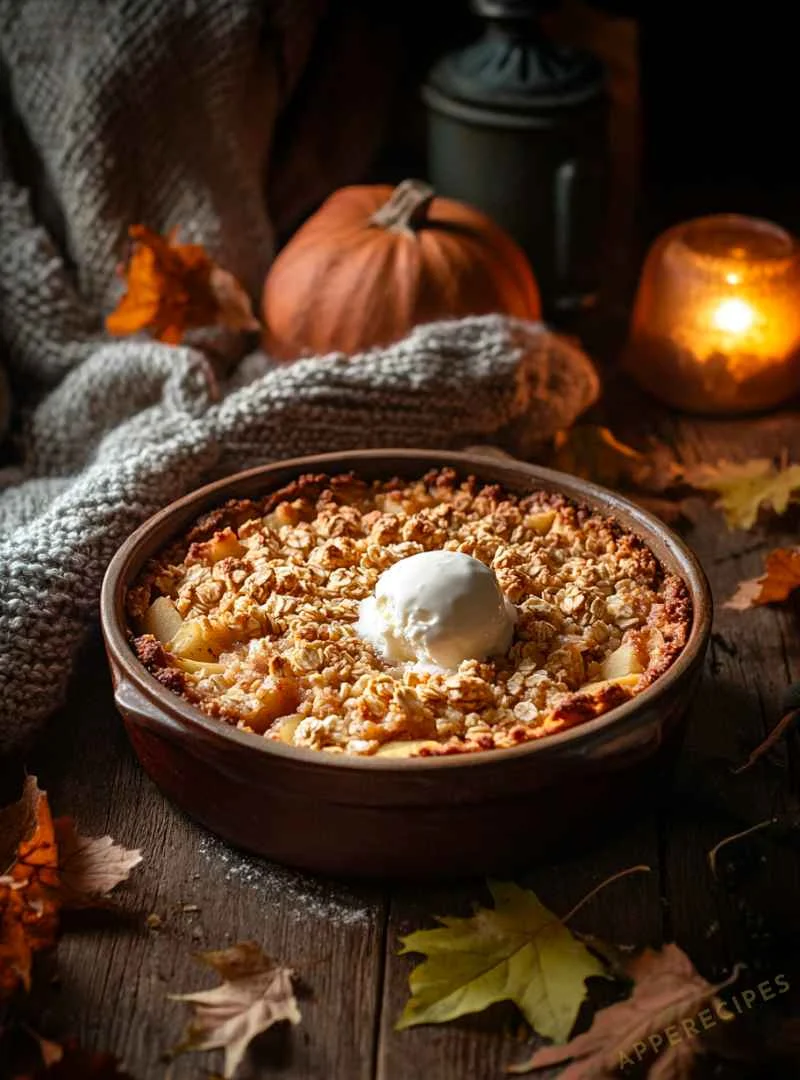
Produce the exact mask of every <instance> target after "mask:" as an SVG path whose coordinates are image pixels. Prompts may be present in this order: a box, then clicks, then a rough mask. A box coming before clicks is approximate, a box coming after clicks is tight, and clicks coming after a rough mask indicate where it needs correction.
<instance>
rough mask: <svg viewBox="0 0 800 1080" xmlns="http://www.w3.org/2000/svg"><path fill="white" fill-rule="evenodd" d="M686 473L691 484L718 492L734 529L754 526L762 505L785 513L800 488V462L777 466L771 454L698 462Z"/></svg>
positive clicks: (683, 474)
mask: <svg viewBox="0 0 800 1080" xmlns="http://www.w3.org/2000/svg"><path fill="white" fill-rule="evenodd" d="M682 476H683V479H684V481H685V482H686V483H687V484H689V485H690V486H691V487H694V488H698V489H699V490H701V491H713V492H716V494H717V495H718V498H717V500H716V502H715V503H714V505H715V506H716V507H718V508H719V509H720V510H722V512H723V514H724V515H725V521H726V522H727V524H728V528H730V529H751V528H752V527H753V525H755V523H756V519H757V518H758V513H759V510H761V509H762V507H763V508H769V509H771V510H773V511H774V512H775V513H776V514H783V513H785V511H786V508H787V507H788V505H789V503H790V502H791V501H792V497H793V495H794V493H795V492H796V491H800V465H785V466H777V465H776V464H775V463H774V462H773V461H772V460H771V459H770V458H754V459H753V460H751V461H744V462H734V461H719V462H717V464H716V465H695V466H691V467H689V468H687V469H684V470H683V473H682Z"/></svg>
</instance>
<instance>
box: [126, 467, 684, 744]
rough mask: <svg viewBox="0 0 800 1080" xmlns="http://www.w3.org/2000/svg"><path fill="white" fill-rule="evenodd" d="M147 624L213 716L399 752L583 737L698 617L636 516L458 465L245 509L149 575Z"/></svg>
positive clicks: (143, 623) (218, 517) (143, 653)
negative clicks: (499, 481) (575, 731)
mask: <svg viewBox="0 0 800 1080" xmlns="http://www.w3.org/2000/svg"><path fill="white" fill-rule="evenodd" d="M127 611H128V617H129V621H130V625H131V628H132V638H133V645H134V648H135V650H136V653H137V655H138V656H139V658H140V660H141V661H142V663H143V664H144V665H145V666H146V667H147V668H148V670H149V671H150V672H151V673H152V674H153V675H154V676H155V677H156V678H157V679H158V680H159V681H160V682H161V683H162V684H163V685H164V686H165V687H167V688H168V689H170V690H172V691H174V692H175V693H176V694H180V695H181V696H182V697H183V698H185V699H186V700H187V701H189V702H191V703H192V704H193V705H195V706H197V707H198V708H199V709H201V710H202V711H203V712H204V713H206V714H208V715H209V716H213V717H218V718H220V719H221V720H224V721H226V722H228V723H230V724H232V725H235V726H236V727H239V728H243V729H246V730H249V731H253V732H256V733H258V734H260V735H262V736H264V737H265V738H267V739H274V740H280V741H281V742H284V743H288V744H290V745H292V746H297V747H310V748H314V749H318V750H322V751H327V752H328V753H347V754H361V755H373V754H374V755H379V756H388V755H402V756H409V755H410V756H430V755H438V754H454V753H464V752H468V751H478V750H491V749H493V748H497V747H513V746H518V745H519V744H521V743H525V742H528V741H529V740H532V739H540V738H543V737H546V736H548V735H551V734H553V733H554V732H558V731H562V730H564V729H566V728H569V727H573V726H574V725H576V724H580V723H582V722H584V721H586V720H588V719H591V718H592V717H595V716H598V715H599V714H601V713H603V712H606V711H607V710H609V709H611V708H613V707H615V706H617V705H619V704H621V703H622V702H624V701H626V700H628V699H629V698H631V697H633V696H634V695H635V694H637V693H639V692H640V691H641V690H643V689H644V688H645V687H647V686H649V685H650V684H651V683H652V682H653V681H654V680H655V679H657V678H658V677H659V676H660V675H661V674H662V673H663V672H664V671H666V669H667V668H668V667H669V666H670V664H671V663H672V662H673V660H674V659H675V657H676V656H677V655H678V653H679V652H680V651H681V649H682V648H683V646H684V643H685V641H686V637H687V633H688V628H689V623H690V619H691V605H690V601H689V597H688V594H687V591H686V588H685V586H684V584H683V582H682V581H681V580H680V578H678V577H676V576H675V575H673V574H670V573H667V572H666V571H665V570H664V568H663V567H662V566H661V565H660V564H659V562H658V560H657V559H656V557H655V556H654V555H653V553H652V552H651V551H650V549H649V548H648V547H647V546H646V544H644V542H643V541H641V540H640V539H639V538H638V537H636V536H635V535H633V534H632V533H630V532H627V531H626V530H625V529H623V528H622V527H620V525H619V524H618V523H616V522H615V521H613V520H611V519H609V518H606V517H603V516H601V515H599V514H598V513H596V512H593V511H591V510H589V509H586V508H584V507H580V506H578V505H576V504H574V503H572V502H570V501H569V500H568V499H566V498H565V497H563V496H561V495H558V494H553V493H548V492H542V491H539V492H534V493H533V494H529V495H525V496H518V495H515V494H512V493H509V492H507V491H505V490H503V489H502V488H501V487H499V486H497V485H484V484H481V483H480V482H479V481H477V480H476V479H475V478H473V477H470V478H469V479H467V480H464V481H461V480H459V479H458V478H457V476H456V474H455V473H454V472H453V471H452V470H451V469H442V470H440V471H434V472H430V473H428V474H427V475H425V476H423V477H422V478H420V479H417V480H414V481H407V480H398V479H394V480H389V481H374V482H370V481H365V480H361V479H359V478H358V477H357V476H355V475H353V474H351V473H347V474H341V475H330V476H329V475H306V476H302V477H300V478H299V479H298V480H296V481H294V482H292V483H290V484H289V485H287V486H286V487H284V488H283V489H281V490H280V491H276V492H274V493H272V494H270V495H268V496H267V497H265V498H263V499H260V500H254V501H251V500H238V501H232V502H229V503H228V504H226V505H225V506H223V507H221V508H220V509H218V510H215V511H213V512H212V513H210V514H207V515H206V516H205V517H203V518H201V519H200V520H199V521H198V522H197V523H196V524H195V525H194V526H193V527H192V528H191V529H190V530H189V531H188V533H187V534H186V535H185V536H184V537H183V538H181V539H180V540H179V541H177V542H175V543H173V544H172V545H170V547H169V548H168V549H166V550H164V551H163V552H161V553H160V554H159V555H158V556H157V557H156V558H154V559H152V560H151V561H150V562H149V563H148V564H147V566H146V567H145V568H144V570H143V572H142V575H141V577H140V579H139V580H138V581H137V583H136V584H135V586H134V587H133V588H132V589H131V590H130V591H129V593H128V596H127Z"/></svg>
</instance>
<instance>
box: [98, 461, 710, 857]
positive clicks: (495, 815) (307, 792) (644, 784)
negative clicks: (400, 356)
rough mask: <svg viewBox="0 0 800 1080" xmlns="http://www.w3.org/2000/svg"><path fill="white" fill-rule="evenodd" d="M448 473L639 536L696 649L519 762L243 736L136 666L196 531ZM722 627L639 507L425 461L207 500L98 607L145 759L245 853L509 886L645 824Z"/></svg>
mask: <svg viewBox="0 0 800 1080" xmlns="http://www.w3.org/2000/svg"><path fill="white" fill-rule="evenodd" d="M443 465H449V466H452V467H453V468H454V469H455V470H456V471H457V472H458V473H459V474H460V475H463V476H466V475H469V474H474V475H475V476H477V477H479V478H480V479H481V480H485V481H490V482H494V483H500V484H503V485H504V486H505V487H506V488H507V489H508V490H510V491H515V492H518V493H526V492H529V491H532V490H535V489H544V490H548V491H558V492H562V493H563V494H565V495H567V496H568V497H569V498H571V499H573V500H575V501H576V502H579V503H582V504H584V505H588V506H590V507H593V508H596V509H597V510H599V511H600V512H601V513H603V514H605V515H608V516H611V517H614V518H616V519H617V521H619V522H620V524H622V525H623V526H624V527H625V528H626V529H629V530H630V531H632V532H634V533H636V534H638V535H639V536H640V537H642V538H643V539H644V540H645V541H646V543H647V544H648V545H649V546H650V548H651V550H652V551H653V553H654V554H655V555H656V557H657V558H658V559H659V560H660V562H661V563H662V565H663V566H664V567H665V568H666V569H667V570H670V571H672V572H674V573H676V574H678V575H679V576H680V577H681V578H682V579H683V580H684V582H685V583H686V586H687V588H688V590H689V593H690V596H691V600H692V610H693V614H692V625H691V630H690V634H689V638H688V641H687V644H686V646H685V648H684V650H683V652H682V653H681V654H680V656H679V657H678V658H677V659H676V661H675V663H674V664H673V665H672V666H671V667H670V668H669V669H668V671H667V672H666V673H665V674H664V675H662V676H661V677H660V678H659V679H657V680H656V681H655V683H654V684H653V685H652V686H650V687H649V688H648V689H646V690H644V691H643V692H642V693H641V694H640V695H638V696H637V697H635V698H633V699H632V700H631V701H629V702H626V703H625V704H624V705H621V706H620V707H618V708H616V709H614V710H612V711H611V712H608V713H606V714H605V715H603V716H600V717H598V718H596V719H594V720H590V721H588V722H587V723H585V724H583V725H581V726H579V727H575V728H572V729H570V730H568V731H565V732H561V733H559V734H556V735H552V736H550V737H547V738H544V739H540V740H538V741H536V742H532V743H528V744H526V745H523V746H520V747H517V748H514V749H510V750H489V751H486V752H484V753H473V754H465V755H456V756H453V757H433V758H408V759H376V758H359V757H348V756H345V755H335V756H332V755H327V754H322V753H320V752H318V751H314V750H303V749H298V748H295V747H290V746H286V745H284V744H282V743H278V742H270V741H267V740H265V739H263V738H261V737H259V736H258V735H253V734H248V733H247V732H243V731H238V730H236V729H235V728H232V727H229V726H228V725H226V724H225V723H223V722H222V721H219V720H214V719H212V718H210V717H207V716H205V715H204V714H203V713H202V712H200V710H198V709H196V708H194V707H193V706H192V705H190V704H188V703H187V702H185V701H184V700H183V699H182V698H180V697H178V696H176V695H174V694H172V693H170V692H169V691H168V690H166V689H165V688H164V687H163V686H161V684H160V683H159V682H157V681H156V679H154V678H153V677H152V676H151V675H150V674H149V672H147V671H146V670H145V668H144V667H143V666H142V665H141V664H140V663H139V661H138V659H137V658H136V656H135V655H134V653H133V651H132V650H131V648H130V645H129V643H128V636H127V627H126V617H125V610H124V598H125V594H126V592H127V590H128V588H129V586H130V585H131V584H132V583H133V582H134V581H135V579H136V577H137V575H138V574H139V571H140V570H141V568H142V566H143V564H144V562H145V561H146V560H147V559H148V558H149V557H150V556H151V555H153V554H154V553H155V552H157V551H158V550H159V549H160V548H162V547H163V546H164V545H165V544H166V543H167V542H168V541H169V540H171V539H173V538H174V537H176V536H178V535H180V534H181V533H182V532H183V531H184V530H185V529H186V528H187V527H188V525H189V524H190V522H192V521H193V520H194V519H195V518H196V517H198V515H200V514H202V513H203V512H205V511H207V510H209V509H211V508H212V507H215V506H217V505H219V504H221V503H222V502H224V501H225V500H227V499H230V498H243V497H246V496H251V497H252V496H258V495H262V494H265V493H266V492H268V491H270V490H272V489H274V488H277V487H280V486H282V485H284V484H286V483H287V482H288V481H290V480H292V479H294V478H296V477H297V476H299V475H301V474H302V473H306V472H330V473H335V472H341V471H349V470H354V471H356V472H357V473H358V474H359V475H361V476H363V477H364V478H366V479H372V478H384V479H386V478H389V477H391V476H403V477H409V478H411V477H418V476H421V475H422V474H423V473H424V472H426V471H427V470H428V469H431V468H435V467H441V466H443ZM711 614H712V609H711V597H710V593H709V589H708V583H707V582H706V578H705V575H704V573H703V571H702V569H701V567H700V565H699V563H698V561H697V559H696V557H695V556H694V555H693V554H692V552H691V551H690V549H689V548H688V547H687V546H686V544H684V542H683V541H682V540H681V539H680V538H679V537H678V536H676V535H675V534H674V533H673V532H672V531H671V530H669V529H668V528H667V527H666V526H665V525H663V524H662V523H661V522H660V521H658V519H656V518H655V517H653V516H652V515H651V514H648V513H646V512H645V511H644V510H642V509H640V508H639V507H637V506H635V505H633V504H632V503H630V502H628V501H627V500H625V499H623V498H621V497H620V496H618V495H615V494H614V493H613V492H611V491H607V490H605V489H604V488H601V487H597V486H596V485H594V484H589V483H587V482H585V481H583V480H578V479H576V478H575V477H571V476H567V475H564V474H562V473H557V472H552V471H551V470H549V469H543V468H539V467H538V466H535V465H527V464H524V463H522V462H517V461H513V460H510V459H509V460H508V461H506V460H499V459H494V458H488V457H482V456H477V455H470V454H459V453H444V452H438V451H426V450H378V451H352V452H350V453H338V454H320V455H316V456H314V457H305V458H297V459H295V460H292V461H282V462H278V463H277V464H272V465H265V466H262V467H259V468H256V469H250V470H248V471H247V472H242V473H238V474H237V475H235V476H231V477H229V478H227V479H224V480H220V481H218V482H216V483H213V484H209V485H208V486H207V487H204V488H201V489H199V490H198V491H195V492H193V493H192V494H190V495H187V496H185V497H184V498H182V499H178V500H177V501H176V502H174V503H172V504H171V505H170V506H168V507H167V508H166V509H165V510H162V511H161V512H160V513H158V514H156V515H155V516H154V517H152V518H151V519H150V520H149V521H147V522H146V523H145V524H144V525H142V526H141V528H139V529H137V531H136V532H135V533H133V535H132V536H131V537H130V538H129V539H128V540H127V541H126V542H125V543H124V544H123V545H122V547H121V548H120V549H119V551H118V552H117V554H116V555H115V556H114V558H113V559H112V561H111V564H110V566H109V568H108V571H107V573H106V576H105V581H104V582H103V591H102V599H101V617H102V626H103V634H104V637H105V642H106V649H107V651H108V657H109V662H110V665H111V673H112V677H113V682H114V697H115V701H116V704H117V707H118V708H119V710H120V712H121V713H122V716H123V718H124V721H125V726H126V728H127V731H128V734H129V736H130V739H131V742H132V743H133V747H134V750H135V751H136V754H137V755H138V757H139V760H140V761H141V763H142V765H143V766H144V768H145V769H146V771H147V772H148V773H149V774H150V776H151V777H152V778H153V780H154V781H155V782H156V784H157V785H158V786H159V787H160V788H161V790H162V791H163V792H164V793H165V794H166V795H167V796H168V797H169V798H170V799H171V800H173V801H174V802H175V803H176V804H177V805H178V806H179V807H181V808H182V809H183V810H185V811H186V813H188V814H190V815H191V816H192V817H193V818H196V819H197V820H198V821H200V822H202V823H203V824H204V825H206V826H207V827H208V828H210V829H212V830H213V831H214V832H216V833H219V835H221V836H223V837H225V838H226V839H227V840H229V841H231V842H232V843H234V844H237V845H239V846H241V847H242V848H246V849H248V850H250V851H254V852H258V853H259V854H262V855H266V856H269V857H270V858H272V859H276V860H278V861H280V862H283V863H287V864H290V865H293V866H297V867H302V868H304V869H307V870H314V871H319V872H324V873H333V874H346V875H358V876H394V877H398V876H410V877H414V876H452V875H459V874H477V873H480V874H485V873H497V872H499V871H502V870H505V869H509V868H510V867H512V866H513V865H517V864H520V863H525V862H530V861H531V860H534V859H536V858H538V857H541V856H542V855H543V854H545V852H552V851H553V849H554V848H558V847H559V846H560V845H564V844H569V845H570V846H571V845H572V843H573V842H574V841H575V840H576V839H577V838H580V837H582V836H584V835H587V834H588V832H589V831H590V830H592V829H594V830H596V828H597V826H598V824H599V823H600V822H602V821H606V820H611V818H612V816H613V815H614V814H615V813H619V812H620V811H621V812H623V813H624V811H625V808H626V807H628V808H630V809H631V812H633V813H636V812H637V810H636V803H637V800H638V798H641V797H646V795H647V793H648V791H649V789H651V788H652V786H653V784H654V781H655V780H657V778H658V776H659V774H660V773H662V772H663V771H664V769H665V768H667V766H668V763H669V760H670V757H671V750H672V749H673V748H674V746H675V745H676V742H677V740H678V738H679V735H680V731H681V728H682V723H681V721H682V718H683V715H684V713H685V710H686V707H687V705H688V703H689V700H690V698H691V696H692V694H693V692H694V689H695V686H696V683H697V680H698V678H699V676H700V673H701V669H702V664H703V656H704V653H705V649H706V645H707V642H708V637H709V633H710V628H711Z"/></svg>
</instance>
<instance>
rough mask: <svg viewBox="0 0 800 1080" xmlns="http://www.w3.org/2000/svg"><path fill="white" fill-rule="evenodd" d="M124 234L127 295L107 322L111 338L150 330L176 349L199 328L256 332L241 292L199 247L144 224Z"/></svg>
mask: <svg viewBox="0 0 800 1080" xmlns="http://www.w3.org/2000/svg"><path fill="white" fill-rule="evenodd" d="M128 235H129V236H130V238H131V241H132V242H133V251H132V254H131V258H130V261H129V263H128V268H127V271H126V274H125V278H126V291H125V294H124V296H123V297H122V299H121V300H120V302H119V304H118V305H117V307H116V309H115V310H114V311H112V312H111V314H110V315H109V316H108V317H107V318H106V329H107V330H108V332H109V333H110V334H116V335H118V336H125V335H127V334H134V333H136V332H137V331H139V330H149V332H150V333H151V334H152V336H153V337H154V338H157V339H158V340H159V341H164V342H167V344H170V345H177V344H179V342H180V341H182V339H183V336H184V334H185V333H186V331H187V330H193V329H199V328H201V327H208V326H224V327H227V328H228V329H229V330H257V329H258V327H259V324H258V321H257V320H256V318H255V317H254V315H253V308H252V305H251V303H250V300H249V298H248V296H247V294H246V293H245V291H244V289H243V288H242V287H241V285H240V284H239V282H238V281H237V280H236V278H235V277H234V276H233V274H231V273H229V272H228V271H227V270H223V269H221V267H219V266H217V265H216V264H215V263H214V261H213V260H212V259H211V257H210V256H209V255H208V253H207V252H206V251H205V249H204V248H203V247H201V246H200V245H199V244H179V243H177V230H175V229H173V230H172V232H171V233H170V234H169V235H168V236H167V237H163V236H161V235H159V233H157V232H154V231H153V230H152V229H148V228H147V227H146V226H145V225H132V226H131V227H130V229H129V230H128Z"/></svg>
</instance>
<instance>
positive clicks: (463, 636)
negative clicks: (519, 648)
mask: <svg viewBox="0 0 800 1080" xmlns="http://www.w3.org/2000/svg"><path fill="white" fill-rule="evenodd" d="M515 621H516V609H515V608H514V605H513V604H512V603H510V601H508V600H507V599H506V598H505V597H504V596H503V593H502V591H501V590H500V586H499V584H498V582H497V578H496V577H495V575H494V572H493V571H492V570H491V569H490V567H488V566H486V564H485V563H482V562H481V561H480V560H479V559H473V557H472V556H471V555H465V554H463V552H460V551H422V552H420V553H419V554H418V555H410V556H409V557H408V558H407V559H400V561H399V562H396V563H395V564H394V566H390V567H389V569H388V570H385V571H384V572H383V573H382V574H381V576H380V577H379V578H378V581H377V583H376V585H375V594H374V595H373V596H368V597H367V598H366V599H365V600H362V601H361V605H360V608H359V616H358V633H359V635H360V636H361V637H362V638H363V639H364V640H365V641H368V642H369V643H370V644H371V645H372V647H373V648H374V649H375V651H376V652H377V653H378V654H379V655H380V656H382V657H383V658H384V659H385V660H387V661H389V662H390V663H400V662H402V661H415V662H417V663H420V664H425V665H432V666H434V667H437V668H445V669H447V668H450V669H455V668H457V667H458V665H459V664H460V663H461V661H462V660H470V659H471V660H483V659H485V658H486V657H487V656H492V655H495V654H496V653H503V652H506V650H507V649H508V648H509V646H510V645H511V638H512V636H513V633H514V623H515Z"/></svg>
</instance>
